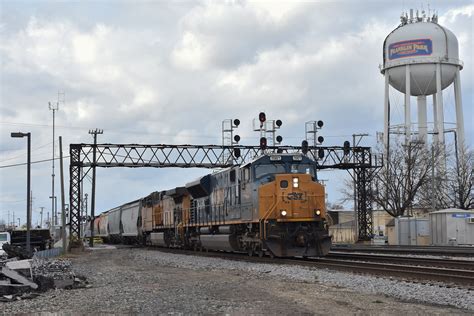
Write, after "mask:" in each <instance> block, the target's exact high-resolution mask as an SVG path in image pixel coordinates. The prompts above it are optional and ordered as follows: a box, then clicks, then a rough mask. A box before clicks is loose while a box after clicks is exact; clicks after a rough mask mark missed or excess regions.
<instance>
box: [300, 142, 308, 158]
mask: <svg viewBox="0 0 474 316" xmlns="http://www.w3.org/2000/svg"><path fill="white" fill-rule="evenodd" d="M301 151H302V152H303V154H305V155H306V154H307V153H308V141H307V140H303V141H302V142H301Z"/></svg>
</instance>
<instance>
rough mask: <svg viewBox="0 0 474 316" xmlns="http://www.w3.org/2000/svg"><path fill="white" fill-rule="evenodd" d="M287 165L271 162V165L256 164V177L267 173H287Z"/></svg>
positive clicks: (258, 177)
mask: <svg viewBox="0 0 474 316" xmlns="http://www.w3.org/2000/svg"><path fill="white" fill-rule="evenodd" d="M286 172H287V171H286V168H285V165H282V164H271V165H266V164H265V165H256V166H255V179H260V178H263V177H265V176H267V175H272V174H277V173H286Z"/></svg>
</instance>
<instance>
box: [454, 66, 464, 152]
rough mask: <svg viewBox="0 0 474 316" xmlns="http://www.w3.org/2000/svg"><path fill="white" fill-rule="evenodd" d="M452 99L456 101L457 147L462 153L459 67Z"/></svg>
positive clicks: (462, 126) (462, 118)
mask: <svg viewBox="0 0 474 316" xmlns="http://www.w3.org/2000/svg"><path fill="white" fill-rule="evenodd" d="M454 101H455V103H456V129H457V147H458V149H459V151H460V152H461V153H462V152H463V151H464V115H463V112H462V96H461V77H460V74H459V68H458V69H457V70H456V75H455V77H454Z"/></svg>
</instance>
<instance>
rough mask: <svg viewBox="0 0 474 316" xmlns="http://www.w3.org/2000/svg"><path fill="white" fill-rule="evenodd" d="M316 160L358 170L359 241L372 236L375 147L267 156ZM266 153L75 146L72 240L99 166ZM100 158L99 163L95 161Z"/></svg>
mask: <svg viewBox="0 0 474 316" xmlns="http://www.w3.org/2000/svg"><path fill="white" fill-rule="evenodd" d="M303 151H304V152H305V154H306V155H307V156H309V157H310V158H312V159H313V160H314V161H315V164H316V168H317V169H344V170H349V169H354V170H355V175H356V183H357V193H358V194H357V196H358V199H357V201H358V222H359V239H361V240H367V239H369V238H370V235H371V234H372V208H371V205H372V201H371V199H370V194H367V193H368V192H369V191H368V190H370V183H371V178H372V175H373V173H374V172H373V170H375V169H376V165H377V164H376V159H375V157H373V156H372V154H371V150H370V147H350V148H347V147H337V146H334V147H323V146H317V147H308V148H302V147H301V146H270V147H267V148H266V149H265V152H275V153H277V152H278V153H302V152H303ZM261 153H262V149H261V148H260V146H241V145H233V146H218V145H166V144H157V145H143V144H97V145H94V144H71V145H70V165H69V168H70V170H69V172H70V186H69V200H70V213H69V214H70V215H69V216H70V240H71V244H72V243H73V242H74V241H76V240H78V239H79V238H80V236H81V231H80V230H81V217H80V215H81V213H80V210H81V198H80V197H81V183H82V181H83V179H84V178H85V177H86V176H87V175H88V173H89V171H91V170H92V169H93V168H95V167H103V168H116V167H128V168H143V167H151V168H167V167H178V168H224V167H230V166H234V165H241V164H243V163H246V162H248V161H250V160H252V159H254V158H255V157H257V156H259V155H260V154H261ZM94 156H95V157H96V158H95V161H94Z"/></svg>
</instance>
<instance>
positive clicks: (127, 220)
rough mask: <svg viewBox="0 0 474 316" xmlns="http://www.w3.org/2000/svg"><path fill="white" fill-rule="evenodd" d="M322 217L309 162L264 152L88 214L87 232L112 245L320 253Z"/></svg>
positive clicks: (324, 233) (320, 191)
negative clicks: (93, 215)
mask: <svg viewBox="0 0 474 316" xmlns="http://www.w3.org/2000/svg"><path fill="white" fill-rule="evenodd" d="M325 216H326V207H325V193H324V187H323V186H322V185H321V184H320V183H318V182H317V181H316V170H315V163H314V161H313V160H311V159H309V158H308V157H306V156H304V155H301V154H265V155H262V156H260V157H258V158H256V159H254V160H253V161H251V162H248V163H246V164H244V165H241V166H235V167H231V168H227V169H224V170H220V171H217V172H215V173H212V174H208V175H206V176H204V177H201V178H199V179H198V180H196V181H194V182H190V183H188V184H186V185H185V186H184V187H177V188H174V189H171V190H168V191H162V192H153V193H151V194H149V195H148V196H146V197H144V198H142V199H139V200H136V201H133V202H130V203H127V204H124V205H121V206H119V207H116V208H114V209H111V210H109V211H107V212H104V213H102V214H101V215H100V216H98V217H96V218H95V219H94V235H95V236H99V237H101V238H103V239H104V240H105V241H109V242H114V243H116V242H124V243H133V242H140V243H144V244H147V245H157V246H163V247H176V248H186V249H195V250H203V249H204V250H224V251H235V252H247V253H248V254H249V255H253V254H258V255H260V256H262V255H264V254H267V255H269V256H276V257H290V256H304V257H311V256H324V255H326V254H327V253H328V252H329V248H330V246H331V238H330V236H329V235H328V230H327V227H326V221H325ZM85 229H86V236H87V235H88V234H89V236H90V229H87V228H85Z"/></svg>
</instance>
